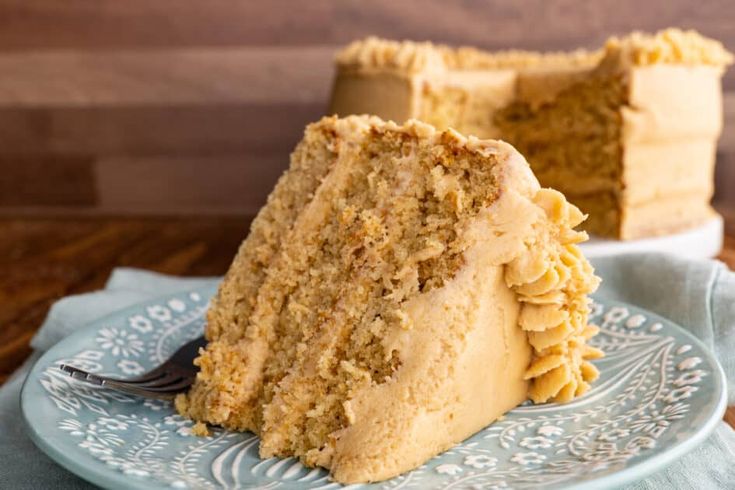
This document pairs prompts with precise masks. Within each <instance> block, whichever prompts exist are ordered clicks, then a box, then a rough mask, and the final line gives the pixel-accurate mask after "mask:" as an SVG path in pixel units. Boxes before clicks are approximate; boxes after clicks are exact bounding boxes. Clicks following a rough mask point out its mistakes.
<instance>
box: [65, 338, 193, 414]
mask: <svg viewBox="0 0 735 490" xmlns="http://www.w3.org/2000/svg"><path fill="white" fill-rule="evenodd" d="M206 344H207V341H206V340H205V339H204V337H199V338H197V339H194V340H192V341H191V342H189V343H187V344H185V345H184V346H183V347H181V348H180V349H179V350H177V351H176V352H174V354H173V355H172V356H171V357H170V358H169V359H168V360H167V361H166V362H164V363H163V364H161V365H160V366H158V367H157V368H155V369H154V370H152V371H149V372H148V373H146V374H143V375H141V376H139V377H137V378H130V379H115V378H108V377H107V376H100V375H97V374H93V373H89V372H87V371H85V370H83V369H79V368H76V367H74V366H70V365H68V364H61V365H59V369H61V370H62V371H64V372H65V373H68V374H69V375H70V376H71V377H72V378H74V379H78V380H81V381H86V382H88V383H92V384H94V385H98V386H104V387H107V388H111V389H113V390H116V391H122V392H123V393H128V394H130V395H138V396H142V397H145V398H157V399H159V400H171V399H172V398H174V397H175V396H176V394H177V393H180V392H182V391H184V389H186V388H188V387H189V386H191V384H192V383H193V382H194V378H195V377H196V373H197V368H196V366H194V359H195V358H196V357H197V356H198V355H199V349H200V348H201V347H204V346H205V345H206Z"/></svg>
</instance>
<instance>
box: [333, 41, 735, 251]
mask: <svg viewBox="0 0 735 490" xmlns="http://www.w3.org/2000/svg"><path fill="white" fill-rule="evenodd" d="M732 59H733V58H732V55H731V54H730V53H729V52H728V51H727V50H726V49H725V48H724V47H723V46H722V44H720V43H719V42H717V41H715V40H713V39H707V38H705V37H703V36H701V35H699V34H697V33H696V32H693V31H682V30H679V29H667V30H663V31H661V32H658V33H656V34H642V33H632V34H629V35H627V36H625V37H622V38H610V39H609V40H608V41H607V42H606V43H605V45H604V47H603V48H601V49H599V50H596V51H592V52H586V51H574V52H569V53H534V52H523V51H500V52H485V51H481V50H478V49H474V48H469V47H461V48H456V49H454V48H449V47H447V46H441V45H433V44H431V43H415V42H411V41H403V42H395V41H386V40H381V39H375V38H369V39H366V40H363V41H357V42H354V43H352V44H350V45H349V46H347V47H346V48H345V49H344V50H342V51H341V52H340V53H339V55H338V56H337V76H336V79H335V83H334V90H333V93H332V102H331V107H330V113H332V114H338V115H340V116H346V115H349V114H374V115H376V116H380V117H382V118H384V119H392V120H395V121H398V122H401V121H404V120H407V119H410V118H417V119H421V120H422V121H425V122H427V123H429V124H432V125H433V126H435V127H437V128H440V129H441V128H446V127H452V128H455V129H457V130H458V131H460V132H461V133H463V134H468V135H469V134H473V135H475V136H478V137H481V138H500V139H503V140H505V141H508V142H510V143H511V144H512V145H513V146H515V147H516V148H517V149H518V150H519V151H520V152H521V153H522V154H523V155H524V156H525V157H526V158H527V159H528V162H529V163H530V164H531V168H532V169H533V171H534V174H535V175H536V176H537V177H538V179H539V181H540V182H541V184H542V185H544V186H549V187H553V188H555V189H558V190H559V191H561V192H563V193H564V195H565V196H566V197H567V198H568V199H569V200H570V201H571V202H572V203H573V204H575V205H577V206H579V208H580V209H581V210H582V211H583V212H584V213H587V214H589V220H588V221H587V222H585V223H584V227H585V229H586V230H588V231H590V232H592V233H595V234H597V235H600V236H606V237H613V238H619V239H624V240H627V239H636V238H642V237H650V236H655V235H665V234H671V233H677V232H681V231H684V230H686V229H689V228H692V227H695V226H699V225H702V224H704V223H706V222H707V221H708V220H710V219H712V217H713V216H714V211H713V210H712V208H711V207H710V204H709V201H710V199H711V198H712V194H713V190H714V187H713V184H714V164H715V153H716V148H717V139H718V137H719V135H720V132H721V130H722V89H721V87H720V79H721V77H722V74H723V72H724V70H725V68H726V67H727V66H728V65H729V64H730V63H732Z"/></svg>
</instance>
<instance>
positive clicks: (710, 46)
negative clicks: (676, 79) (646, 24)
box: [602, 28, 733, 67]
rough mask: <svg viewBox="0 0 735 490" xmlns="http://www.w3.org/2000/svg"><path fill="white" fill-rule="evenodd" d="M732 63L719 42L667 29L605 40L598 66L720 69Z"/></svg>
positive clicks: (695, 34)
mask: <svg viewBox="0 0 735 490" xmlns="http://www.w3.org/2000/svg"><path fill="white" fill-rule="evenodd" d="M732 62H733V55H732V53H730V52H729V51H727V50H726V49H725V47H724V46H723V45H722V43H721V42H719V41H717V40H714V39H709V38H706V37H704V36H702V35H701V34H699V33H698V32H696V31H693V30H687V31H685V30H681V29H673V28H670V29H665V30H663V31H659V32H657V33H656V34H646V33H643V32H633V33H631V34H629V35H627V36H625V37H622V38H618V37H612V38H610V39H608V41H607V43H606V44H605V56H604V60H603V62H602V64H603V65H607V64H609V63H617V64H626V65H629V64H630V65H635V66H648V65H655V64H671V65H691V66H694V65H710V66H719V67H724V66H727V65H730V64H732Z"/></svg>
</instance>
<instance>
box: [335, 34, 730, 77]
mask: <svg viewBox="0 0 735 490" xmlns="http://www.w3.org/2000/svg"><path fill="white" fill-rule="evenodd" d="M732 62H733V55H732V53H730V52H729V51H727V49H725V47H724V46H723V45H722V43H721V42H719V41H717V40H715V39H711V38H707V37H705V36H702V35H701V34H699V33H698V32H696V31H693V30H682V29H677V28H668V29H664V30H661V31H658V32H656V33H655V34H647V33H643V32H637V31H636V32H632V33H630V34H628V35H626V36H623V37H616V36H613V37H611V38H609V39H608V40H607V41H606V43H605V44H604V47H603V48H602V49H598V50H593V51H587V50H576V51H569V52H546V53H544V52H537V51H524V50H503V51H496V52H489V51H484V50H481V49H476V48H472V47H459V48H452V47H450V46H447V45H443V44H433V43H431V42H414V41H391V40H386V39H380V38H377V37H368V38H365V39H362V40H358V41H354V42H352V43H350V44H349V45H348V46H346V47H345V48H344V49H342V50H341V51H340V52H339V53H338V54H337V56H336V63H337V66H338V67H339V68H340V69H342V70H371V69H373V70H388V71H399V72H405V73H408V74H411V73H419V72H435V71H446V70H483V69H518V70H520V69H534V68H540V69H543V68H585V67H588V68H593V67H595V66H596V65H598V64H599V65H600V67H607V68H611V67H614V66H648V65H652V64H679V65H710V66H716V67H725V66H727V65H729V64H731V63H732Z"/></svg>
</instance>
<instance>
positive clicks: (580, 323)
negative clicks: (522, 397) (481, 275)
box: [505, 189, 603, 403]
mask: <svg viewBox="0 0 735 490" xmlns="http://www.w3.org/2000/svg"><path fill="white" fill-rule="evenodd" d="M534 202H535V203H536V204H537V205H538V206H539V207H540V208H542V209H543V210H544V212H545V214H546V217H547V218H548V219H547V220H542V221H541V222H539V223H538V224H537V226H539V227H543V229H541V230H539V232H540V233H537V234H534V239H533V241H531V242H526V243H525V246H526V247H527V250H526V253H522V254H520V256H518V257H517V258H516V259H514V260H513V261H511V262H510V263H508V264H507V266H506V269H505V281H506V283H507V285H508V287H510V288H511V289H513V291H515V293H516V294H517V297H518V299H519V301H520V302H521V304H522V306H521V312H520V317H519V324H520V327H521V328H522V329H523V330H524V331H526V332H527V334H528V341H529V343H530V344H531V346H532V347H533V359H532V361H531V364H530V366H529V367H528V369H527V370H526V374H525V378H526V379H528V380H530V381H531V386H530V388H529V394H528V396H529V398H530V399H531V400H533V401H534V403H544V402H547V401H554V402H567V401H569V400H571V399H573V398H574V397H577V396H580V395H582V394H583V393H585V392H586V391H587V390H588V389H589V386H590V385H589V383H590V382H592V381H594V380H595V379H596V378H597V377H598V375H599V372H598V371H597V368H595V366H594V365H593V364H592V363H590V362H589V361H590V360H592V359H597V358H600V357H602V356H603V353H602V351H600V350H599V349H596V348H594V347H592V346H589V345H587V341H588V340H589V339H590V338H592V337H593V336H594V335H596V334H597V332H598V330H599V329H598V327H596V326H594V325H590V324H588V323H587V317H588V314H589V302H590V300H589V298H588V297H587V295H588V294H589V293H591V292H593V291H594V290H595V289H597V286H598V285H599V282H600V280H599V278H598V277H597V276H595V275H594V270H593V269H592V266H591V265H590V263H589V262H588V261H587V259H585V258H584V256H583V255H582V253H581V252H580V250H579V247H578V246H577V244H578V243H580V242H583V241H585V240H587V238H588V236H587V233H585V232H583V231H575V230H574V227H575V226H577V225H579V224H580V223H581V222H582V221H584V219H585V218H586V216H585V215H583V214H582V212H581V211H580V210H579V209H577V207H576V206H574V205H572V204H570V203H568V202H567V200H566V198H565V197H564V195H563V194H561V193H560V192H557V191H555V190H552V189H542V190H540V191H538V193H537V194H536V196H535V197H534Z"/></svg>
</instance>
